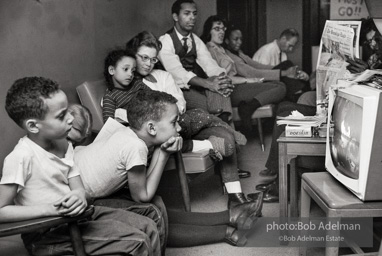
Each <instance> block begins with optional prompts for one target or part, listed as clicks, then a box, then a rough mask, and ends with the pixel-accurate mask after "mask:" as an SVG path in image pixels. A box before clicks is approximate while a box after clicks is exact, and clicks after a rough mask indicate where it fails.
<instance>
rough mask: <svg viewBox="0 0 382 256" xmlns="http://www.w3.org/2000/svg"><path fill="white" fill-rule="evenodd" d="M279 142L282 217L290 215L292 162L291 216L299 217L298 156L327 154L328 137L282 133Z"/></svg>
mask: <svg viewBox="0 0 382 256" xmlns="http://www.w3.org/2000/svg"><path fill="white" fill-rule="evenodd" d="M277 142H278V143H279V193H280V195H279V196H280V197H279V201H280V217H288V164H290V190H291V191H290V210H291V211H290V216H291V217H297V215H298V203H297V191H298V188H297V175H296V164H295V158H296V157H297V156H325V145H326V138H320V137H285V133H282V134H281V135H280V137H279V138H278V139H277Z"/></svg>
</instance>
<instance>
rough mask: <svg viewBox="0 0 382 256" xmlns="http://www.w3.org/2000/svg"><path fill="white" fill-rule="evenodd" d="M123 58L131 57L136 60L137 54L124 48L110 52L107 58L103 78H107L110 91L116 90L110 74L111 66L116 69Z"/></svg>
mask: <svg viewBox="0 0 382 256" xmlns="http://www.w3.org/2000/svg"><path fill="white" fill-rule="evenodd" d="M123 57H131V58H133V59H135V54H133V53H132V52H131V51H126V50H125V49H122V48H116V49H114V50H112V51H110V52H109V53H108V54H107V56H106V58H105V61H104V68H103V76H104V77H105V81H106V85H107V88H109V90H112V89H114V83H113V79H112V77H111V75H110V74H109V66H113V67H115V66H116V65H117V63H118V62H119V61H120V60H121V59H122V58H123Z"/></svg>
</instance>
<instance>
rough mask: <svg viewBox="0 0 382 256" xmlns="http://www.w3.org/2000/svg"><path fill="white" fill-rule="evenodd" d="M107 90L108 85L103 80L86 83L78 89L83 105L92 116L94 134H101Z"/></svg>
mask: <svg viewBox="0 0 382 256" xmlns="http://www.w3.org/2000/svg"><path fill="white" fill-rule="evenodd" d="M106 89H107V87H106V83H105V81H103V80H99V81H91V82H90V81H86V82H84V83H82V84H80V85H79V86H77V88H76V90H77V94H78V97H79V98H80V101H81V104H82V105H84V106H85V107H87V108H88V109H89V110H90V113H91V114H92V117H93V131H94V132H99V131H100V130H101V128H102V126H103V118H102V107H101V102H102V97H103V96H104V95H105V92H106Z"/></svg>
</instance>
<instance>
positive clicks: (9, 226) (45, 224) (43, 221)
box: [0, 205, 94, 237]
mask: <svg viewBox="0 0 382 256" xmlns="http://www.w3.org/2000/svg"><path fill="white" fill-rule="evenodd" d="M93 212H94V206H93V205H90V206H89V207H88V208H87V209H86V210H85V211H84V212H83V213H82V214H81V215H79V216H76V217H60V216H57V217H44V218H38V219H31V220H24V221H17V222H8V223H1V224H0V237H2V236H11V235H16V234H22V233H29V232H33V231H36V230H39V229H43V228H50V227H54V226H58V225H61V224H64V223H70V222H74V221H77V220H82V219H85V218H87V217H89V216H90V215H92V214H93Z"/></svg>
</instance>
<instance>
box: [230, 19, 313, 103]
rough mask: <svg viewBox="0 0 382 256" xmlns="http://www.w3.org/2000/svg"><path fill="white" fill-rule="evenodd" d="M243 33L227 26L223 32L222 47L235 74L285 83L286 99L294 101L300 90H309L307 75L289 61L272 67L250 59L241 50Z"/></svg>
mask: <svg viewBox="0 0 382 256" xmlns="http://www.w3.org/2000/svg"><path fill="white" fill-rule="evenodd" d="M242 40H243V35H242V33H241V31H240V29H238V28H236V27H234V26H229V27H228V30H227V31H226V33H225V38H224V45H223V46H224V48H225V52H226V54H227V55H228V56H229V57H231V59H232V60H233V61H234V64H235V67H236V71H237V75H239V76H243V77H262V78H264V80H265V81H281V82H283V83H284V84H285V85H286V90H287V91H286V98H287V100H290V101H293V102H296V100H297V98H298V97H299V96H300V95H301V93H302V92H304V91H307V90H309V84H308V82H307V81H308V80H309V76H308V74H306V73H305V72H304V71H302V70H300V69H298V67H297V66H295V65H293V63H292V62H291V61H284V62H282V63H280V64H279V65H277V66H275V67H273V66H269V65H263V64H261V63H258V62H256V61H254V60H252V59H251V58H250V57H249V56H248V55H245V54H244V53H243V51H242V50H241V45H242Z"/></svg>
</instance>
